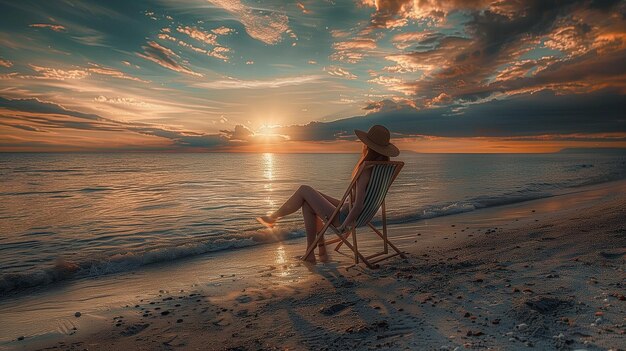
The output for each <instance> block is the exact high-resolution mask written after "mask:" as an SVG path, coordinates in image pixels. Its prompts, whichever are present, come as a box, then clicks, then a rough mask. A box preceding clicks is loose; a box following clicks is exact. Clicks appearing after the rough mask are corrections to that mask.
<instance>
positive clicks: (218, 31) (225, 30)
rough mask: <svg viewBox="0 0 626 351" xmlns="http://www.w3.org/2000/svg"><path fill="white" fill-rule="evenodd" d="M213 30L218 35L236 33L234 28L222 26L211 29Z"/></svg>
mask: <svg viewBox="0 0 626 351" xmlns="http://www.w3.org/2000/svg"><path fill="white" fill-rule="evenodd" d="M211 32H213V33H214V34H217V35H228V34H231V33H234V32H235V30H234V29H232V28H228V27H224V26H221V27H218V28H215V29H211Z"/></svg>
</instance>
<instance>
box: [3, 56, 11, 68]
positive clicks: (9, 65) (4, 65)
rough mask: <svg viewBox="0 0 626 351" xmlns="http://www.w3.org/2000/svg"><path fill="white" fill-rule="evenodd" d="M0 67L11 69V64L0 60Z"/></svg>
mask: <svg viewBox="0 0 626 351" xmlns="http://www.w3.org/2000/svg"><path fill="white" fill-rule="evenodd" d="M0 66H2V67H7V68H9V67H13V62H11V61H9V60H5V59H2V58H0Z"/></svg>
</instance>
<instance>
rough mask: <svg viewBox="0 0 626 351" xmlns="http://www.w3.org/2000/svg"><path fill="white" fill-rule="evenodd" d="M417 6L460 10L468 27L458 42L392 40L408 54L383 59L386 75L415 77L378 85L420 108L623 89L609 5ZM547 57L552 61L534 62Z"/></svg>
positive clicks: (448, 38) (620, 42)
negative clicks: (518, 96) (528, 94)
mask: <svg viewBox="0 0 626 351" xmlns="http://www.w3.org/2000/svg"><path fill="white" fill-rule="evenodd" d="M612 3H613V5H614V4H616V3H617V2H612ZM416 4H417V3H416ZM451 4H452V5H454V4H457V5H458V7H450V6H451ZM419 5H420V9H419V10H420V11H431V10H433V9H434V10H435V11H439V10H441V11H443V13H444V15H445V14H447V13H448V12H450V11H453V9H455V8H456V9H465V10H466V11H467V12H466V16H468V19H469V20H467V21H466V23H465V24H464V32H465V33H464V34H463V35H461V34H460V33H459V34H443V33H444V32H436V31H435V30H434V29H429V30H427V31H424V32H421V33H416V32H408V33H400V34H397V35H394V36H393V37H392V39H391V41H392V43H393V44H394V45H395V46H396V47H397V48H398V49H400V50H405V49H409V50H410V51H408V52H407V51H402V52H400V53H395V54H388V55H386V56H385V58H386V59H387V60H388V61H391V62H394V63H395V64H394V65H391V66H387V67H385V68H384V70H385V71H387V72H391V73H395V74H406V73H416V74H419V75H420V76H419V78H416V79H413V80H410V79H403V81H402V82H396V84H395V85H391V84H387V85H385V84H383V85H385V86H387V87H388V89H390V90H394V91H398V92H401V93H403V94H408V95H411V96H413V97H414V98H415V101H416V103H417V104H418V105H419V106H422V107H429V106H432V105H433V104H435V105H440V104H441V103H442V102H443V101H441V100H440V99H438V97H439V96H446V99H445V101H446V102H447V103H463V102H474V101H478V100H480V99H485V98H487V97H489V96H492V95H493V96H498V94H507V95H514V94H519V93H524V92H533V91H541V90H544V89H551V90H554V91H556V92H557V93H559V94H564V93H584V92H591V91H594V90H598V89H604V88H607V87H613V88H618V89H624V86H625V85H626V83H624V76H625V75H626V68H625V66H624V65H623V64H622V65H620V64H618V63H617V62H618V61H620V60H623V59H624V56H625V55H626V33H625V32H624V30H623V28H621V27H620V25H619V24H618V22H619V21H620V20H619V19H617V17H615V16H608V15H607V13H606V12H605V11H606V8H607V7H610V6H609V5H608V4H607V5H606V6H605V7H604V8H603V9H598V8H595V7H594V6H593V4H592V3H590V2H585V1H578V2H576V1H572V2H555V1H542V2H517V1H512V0H511V1H507V0H505V1H499V2H484V1H451V2H447V3H444V2H439V1H420V2H419ZM613 5H611V6H613ZM407 6H409V5H407ZM411 6H412V5H411ZM390 8H394V7H390ZM414 10H415V9H414ZM398 11H399V10H398ZM392 12H393V11H392ZM396 12H397V11H396ZM512 14H515V15H512ZM411 16H413V15H411ZM546 49H549V50H552V51H553V52H554V53H552V54H551V55H546V54H538V53H539V52H542V51H541V50H543V52H545V50H546ZM376 83H382V82H376ZM441 94H445V95H441Z"/></svg>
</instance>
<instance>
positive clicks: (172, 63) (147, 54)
mask: <svg viewBox="0 0 626 351" xmlns="http://www.w3.org/2000/svg"><path fill="white" fill-rule="evenodd" d="M142 48H143V49H144V53H137V56H139V57H141V58H144V59H146V60H149V61H152V62H154V63H156V64H158V65H160V66H162V67H165V68H167V69H170V70H172V71H176V72H181V73H185V74H189V75H192V76H196V77H202V74H200V73H197V72H194V71H192V70H191V69H189V68H187V67H184V66H182V65H181V64H179V63H178V62H177V61H176V58H178V57H179V56H178V55H176V54H175V53H174V52H173V51H172V50H170V49H168V48H166V47H164V46H161V45H159V44H157V43H155V42H153V41H150V42H148V46H142Z"/></svg>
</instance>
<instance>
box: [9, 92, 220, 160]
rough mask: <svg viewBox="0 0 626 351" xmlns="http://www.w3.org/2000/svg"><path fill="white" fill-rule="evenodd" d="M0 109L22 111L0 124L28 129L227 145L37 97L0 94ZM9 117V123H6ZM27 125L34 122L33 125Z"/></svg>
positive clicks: (202, 145) (196, 145) (213, 137)
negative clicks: (112, 117)
mask: <svg viewBox="0 0 626 351" xmlns="http://www.w3.org/2000/svg"><path fill="white" fill-rule="evenodd" d="M0 108H5V109H8V110H14V111H18V112H22V113H19V114H17V115H16V116H13V117H11V118H10V117H9V116H3V115H1V114H0V118H2V123H0V124H2V125H6V126H10V127H14V128H19V129H23V130H28V131H37V132H43V131H46V130H57V132H58V133H63V129H75V130H85V131H100V132H103V131H106V132H127V133H138V134H143V135H150V136H156V137H161V138H165V139H169V140H170V141H171V142H172V143H173V145H174V147H175V148H179V149H185V148H201V149H215V148H219V147H223V146H226V145H227V144H228V140H227V139H225V138H224V137H223V136H222V135H219V134H203V133H195V132H188V131H180V130H171V129H167V128H165V127H162V126H155V125H150V124H146V123H126V122H120V121H115V120H112V119H108V118H103V117H100V116H98V115H95V114H87V113H82V112H78V111H72V110H68V109H65V108H63V107H62V106H60V105H57V104H53V103H49V102H43V101H40V100H38V99H5V98H2V97H0ZM9 120H11V122H12V123H9ZM25 122H28V124H25ZM31 124H35V125H36V127H34V126H32V125H31ZM5 146H6V145H5Z"/></svg>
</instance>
